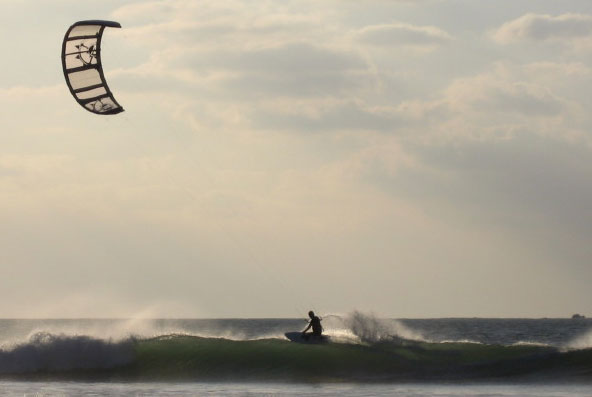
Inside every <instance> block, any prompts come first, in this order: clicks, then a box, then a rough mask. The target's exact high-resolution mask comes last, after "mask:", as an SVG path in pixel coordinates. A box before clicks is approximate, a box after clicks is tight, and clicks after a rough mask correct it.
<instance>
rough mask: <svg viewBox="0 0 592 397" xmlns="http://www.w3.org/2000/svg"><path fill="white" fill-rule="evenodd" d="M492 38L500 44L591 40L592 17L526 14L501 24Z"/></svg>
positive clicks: (582, 15)
mask: <svg viewBox="0 0 592 397" xmlns="http://www.w3.org/2000/svg"><path fill="white" fill-rule="evenodd" d="M493 38H494V40H495V41H497V42H499V43H501V44H508V43H512V42H517V41H521V40H531V41H549V40H565V39H590V38H592V15H584V14H562V15H559V16H551V15H546V14H526V15H523V16H521V17H520V18H517V19H515V20H513V21H510V22H506V23H505V24H503V25H502V26H501V27H500V28H499V29H497V31H495V32H494V33H493Z"/></svg>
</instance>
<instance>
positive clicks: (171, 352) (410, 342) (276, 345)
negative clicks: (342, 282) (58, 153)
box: [0, 312, 592, 397]
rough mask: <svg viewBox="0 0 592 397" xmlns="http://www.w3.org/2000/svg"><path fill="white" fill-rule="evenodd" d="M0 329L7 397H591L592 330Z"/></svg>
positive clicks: (364, 317) (55, 322)
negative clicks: (304, 339)
mask: <svg viewBox="0 0 592 397" xmlns="http://www.w3.org/2000/svg"><path fill="white" fill-rule="evenodd" d="M305 326H306V322H305V320H304V319H131V320H125V319H46V320H33V319H31V320H10V319H4V320H0V395H3V396H4V395H6V396H83V395H86V396H201V395H207V396H259V395H269V396H273V395H279V396H283V395H286V396H307V395H308V396H334V395H339V396H343V397H347V396H438V397H445V396H592V320H591V319H585V318H580V319H483V318H446V319H379V318H376V317H374V316H372V315H369V314H364V313H359V312H354V313H351V314H349V315H346V316H337V315H327V316H324V318H323V326H324V328H325V332H326V333H327V334H328V335H329V336H330V338H331V342H330V343H327V344H310V345H307V344H298V343H293V342H290V341H288V340H287V339H286V338H285V337H284V333H285V332H289V331H297V330H302V329H303V328H304V327H305Z"/></svg>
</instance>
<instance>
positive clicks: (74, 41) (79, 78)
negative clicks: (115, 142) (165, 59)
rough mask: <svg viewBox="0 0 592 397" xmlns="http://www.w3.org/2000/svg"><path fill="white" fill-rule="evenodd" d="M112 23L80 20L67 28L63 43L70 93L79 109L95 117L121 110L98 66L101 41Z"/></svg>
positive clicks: (101, 69) (63, 61)
mask: <svg viewBox="0 0 592 397" xmlns="http://www.w3.org/2000/svg"><path fill="white" fill-rule="evenodd" d="M105 27H110V28H121V25H120V24H119V23H118V22H113V21H100V20H91V21H79V22H76V23H75V24H73V25H72V26H70V28H69V29H68V31H67V32H66V35H65V36H64V42H63V43H62V67H63V69H64V77H65V78H66V83H67V84H68V88H69V89H70V93H71V94H72V96H73V97H74V99H76V102H78V103H79V104H80V105H81V106H82V107H84V108H85V109H86V110H88V111H89V112H92V113H96V114H103V115H106V114H117V113H120V112H123V108H122V107H121V105H119V103H117V101H116V100H115V98H114V97H113V94H112V93H111V90H110V89H109V87H108V86H107V81H106V80H105V75H104V73H103V66H102V64H101V38H102V37H103V30H104V29H105Z"/></svg>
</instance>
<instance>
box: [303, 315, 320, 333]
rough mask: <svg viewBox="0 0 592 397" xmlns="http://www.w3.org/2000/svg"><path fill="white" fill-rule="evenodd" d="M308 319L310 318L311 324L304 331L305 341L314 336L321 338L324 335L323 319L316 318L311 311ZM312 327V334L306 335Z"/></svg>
mask: <svg viewBox="0 0 592 397" xmlns="http://www.w3.org/2000/svg"><path fill="white" fill-rule="evenodd" d="M308 317H310V322H309V323H308V326H307V327H306V328H305V329H304V331H302V337H303V338H304V339H308V338H310V336H311V335H312V336H314V337H315V338H319V339H320V338H321V336H322V334H323V326H322V325H321V319H320V318H318V317H317V316H315V314H314V312H313V311H312V310H311V311H309V312H308ZM311 327H312V333H308V334H307V333H306V331H308V330H309V329H310V328H311Z"/></svg>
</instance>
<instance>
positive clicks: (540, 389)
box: [0, 382, 591, 397]
mask: <svg viewBox="0 0 592 397" xmlns="http://www.w3.org/2000/svg"><path fill="white" fill-rule="evenodd" d="M590 395H591V391H590V387H589V386H584V385H520V384H512V385H499V384H492V385H488V384H479V385H450V384H435V385H431V384H430V385H423V384H408V385H391V384H380V385H366V384H315V385H309V384H275V383H271V384H270V383H261V384H258V383H255V384H253V383H238V384H235V383H174V384H173V383H81V382H0V396H23V397H27V396H30V397H42V396H43V397H54V396H56V397H57V396H122V397H123V396H125V397H130V396H230V397H232V396H241V397H243V396H295V397H296V396H303V397H307V396H310V397H313V396H320V397H323V396H340V397H356V396H357V397H364V396H394V397H465V396H471V397H473V396H474V397H518V396H519V397H589V396H590Z"/></svg>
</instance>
